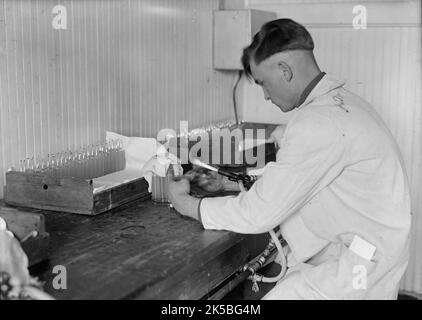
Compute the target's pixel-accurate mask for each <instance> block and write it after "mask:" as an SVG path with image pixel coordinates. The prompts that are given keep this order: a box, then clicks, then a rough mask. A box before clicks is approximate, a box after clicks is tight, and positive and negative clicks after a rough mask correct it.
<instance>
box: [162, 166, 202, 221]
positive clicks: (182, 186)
mask: <svg viewBox="0 0 422 320" xmlns="http://www.w3.org/2000/svg"><path fill="white" fill-rule="evenodd" d="M168 177H169V183H168V191H167V192H168V197H169V200H170V202H171V203H172V205H173V207H174V208H175V209H176V210H177V211H178V212H179V213H180V214H182V215H185V216H188V217H191V218H193V219H196V220H199V216H198V205H199V201H200V199H197V198H195V197H192V196H191V195H189V192H190V181H189V178H188V177H185V176H182V177H176V178H175V177H174V176H173V173H172V170H169V171H168Z"/></svg>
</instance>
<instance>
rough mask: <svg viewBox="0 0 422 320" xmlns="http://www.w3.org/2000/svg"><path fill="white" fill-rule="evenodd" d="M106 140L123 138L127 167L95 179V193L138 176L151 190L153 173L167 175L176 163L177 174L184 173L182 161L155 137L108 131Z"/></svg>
mask: <svg viewBox="0 0 422 320" xmlns="http://www.w3.org/2000/svg"><path fill="white" fill-rule="evenodd" d="M106 140H107V141H112V140H121V141H122V143H123V149H124V151H125V159H126V165H125V169H124V170H121V171H117V172H112V173H110V174H107V175H105V176H102V177H98V178H95V179H93V186H94V193H97V192H101V191H104V190H107V189H110V188H113V187H115V186H117V185H120V184H122V183H126V182H129V181H132V180H135V179H138V178H142V177H143V178H145V180H147V182H148V185H149V187H148V191H149V192H151V180H152V175H153V174H156V175H159V176H162V177H163V176H166V173H167V170H168V168H169V166H170V165H172V164H173V165H174V166H173V168H174V171H175V176H177V175H180V174H183V170H182V167H181V165H180V161H179V160H178V159H177V157H176V156H174V155H173V154H170V153H168V152H167V150H166V148H165V146H163V145H162V144H160V143H159V142H157V140H156V139H154V138H142V137H126V136H123V135H120V134H117V133H115V132H110V131H107V132H106Z"/></svg>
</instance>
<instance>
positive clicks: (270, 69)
mask: <svg viewBox="0 0 422 320" xmlns="http://www.w3.org/2000/svg"><path fill="white" fill-rule="evenodd" d="M250 66H251V73H252V77H253V78H254V80H255V83H257V84H258V85H260V86H261V87H262V90H263V91H264V98H265V100H271V102H272V103H273V104H275V105H276V106H277V107H279V108H280V109H281V110H282V111H283V112H289V111H291V110H292V109H293V108H294V107H295V105H294V104H295V102H296V99H295V96H294V94H293V92H292V89H293V88H292V84H291V83H290V81H288V79H287V77H286V74H285V73H284V72H283V69H281V68H280V67H279V65H278V63H277V60H276V59H274V58H273V57H269V58H268V59H266V60H264V61H262V62H261V63H259V64H258V65H256V64H255V61H253V59H251V62H250Z"/></svg>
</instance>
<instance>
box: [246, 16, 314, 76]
mask: <svg viewBox="0 0 422 320" xmlns="http://www.w3.org/2000/svg"><path fill="white" fill-rule="evenodd" d="M299 49H300V50H313V49H314V42H313V40H312V37H311V35H310V34H309V32H308V31H307V30H306V29H305V27H304V26H302V25H301V24H299V23H297V22H295V21H293V20H291V19H278V20H273V21H270V22H267V23H265V24H264V25H263V26H262V27H261V30H260V31H259V32H258V33H257V34H255V36H254V37H253V40H252V43H251V44H250V45H249V46H248V47H246V48H245V49H244V50H243V56H242V64H243V69H244V70H245V72H246V75H247V76H249V77H250V76H251V66H250V61H251V58H253V59H254V62H255V64H260V63H261V62H262V61H264V60H265V59H267V58H269V57H270V56H272V55H273V54H276V53H278V52H282V51H286V50H299Z"/></svg>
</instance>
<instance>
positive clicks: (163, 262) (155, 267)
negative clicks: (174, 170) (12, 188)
mask: <svg viewBox="0 0 422 320" xmlns="http://www.w3.org/2000/svg"><path fill="white" fill-rule="evenodd" d="M43 214H44V215H45V221H46V230H47V232H49V233H50V259H49V261H48V263H44V264H41V265H39V266H37V267H36V268H35V271H32V270H31V273H32V274H33V275H36V276H38V277H39V278H40V280H42V281H45V285H44V290H45V291H46V292H47V293H49V294H50V295H52V296H53V297H54V298H56V299H133V298H137V299H200V298H202V297H204V296H205V295H207V294H208V293H209V292H210V291H211V290H212V289H213V288H215V287H216V286H217V285H218V284H219V283H221V282H222V281H223V280H224V279H226V278H227V277H229V276H230V275H231V274H233V273H234V272H235V271H236V270H237V269H238V268H239V267H240V266H242V265H243V264H244V263H245V262H247V260H248V259H250V258H251V257H250V250H249V248H248V245H247V243H246V242H245V236H244V235H240V234H236V233H232V232H227V231H214V230H204V229H203V227H202V225H201V224H200V223H199V222H197V221H195V220H192V219H190V218H187V217H183V216H181V215H180V214H178V213H177V212H176V211H175V210H174V209H172V208H169V207H168V206H166V205H162V204H155V203H154V202H152V201H151V200H137V201H135V202H132V203H130V204H127V205H124V206H121V207H119V208H116V209H113V210H112V211H109V212H106V213H103V214H100V215H98V216H82V215H75V214H69V213H60V212H49V211H44V212H43ZM55 266H64V267H65V268H66V278H67V281H66V282H67V283H66V284H67V288H66V289H55V288H54V287H53V279H54V277H56V276H58V275H59V274H60V275H61V276H63V272H59V273H53V270H54V267H55ZM58 268H59V269H57V270H60V268H61V267H58ZM34 272H35V274H34Z"/></svg>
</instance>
